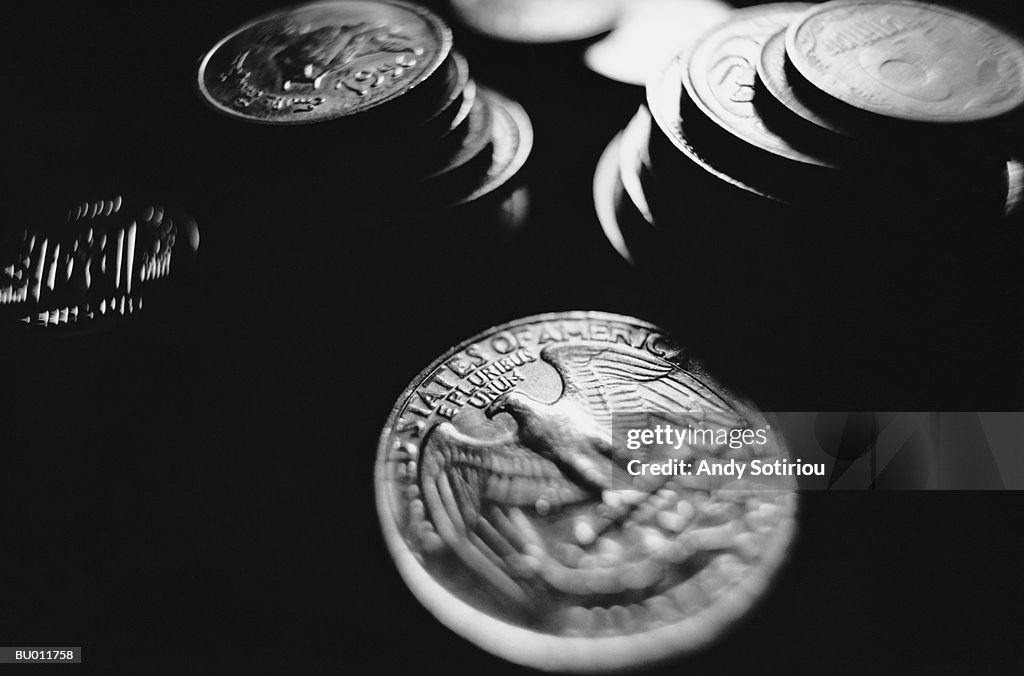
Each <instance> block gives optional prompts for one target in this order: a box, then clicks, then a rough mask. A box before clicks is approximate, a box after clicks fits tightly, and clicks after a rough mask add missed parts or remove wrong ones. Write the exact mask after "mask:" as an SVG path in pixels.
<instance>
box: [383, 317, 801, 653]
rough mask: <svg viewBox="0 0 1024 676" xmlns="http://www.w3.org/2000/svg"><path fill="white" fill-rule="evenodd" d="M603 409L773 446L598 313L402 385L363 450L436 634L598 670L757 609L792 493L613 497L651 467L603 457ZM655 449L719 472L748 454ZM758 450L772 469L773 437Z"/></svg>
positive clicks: (631, 493) (713, 490)
mask: <svg viewBox="0 0 1024 676" xmlns="http://www.w3.org/2000/svg"><path fill="white" fill-rule="evenodd" d="M613 409H614V410H615V412H616V414H618V415H622V414H629V413H633V414H643V415H645V416H646V415H647V414H658V413H671V412H675V413H676V414H677V415H679V416H680V417H684V418H686V417H689V418H690V419H691V420H693V421H695V422H696V421H699V422H697V424H698V425H701V426H708V427H709V428H718V429H722V430H723V431H724V430H725V429H726V428H728V429H731V430H732V429H735V430H738V429H739V428H744V429H751V428H759V429H760V428H766V427H767V428H768V429H770V425H768V424H767V421H766V420H765V418H764V416H763V414H761V413H759V412H758V411H757V410H756V409H755V408H754V407H753V406H751V405H750V404H748V403H746V402H743V401H742V400H740V399H738V398H737V397H735V396H734V395H732V394H730V393H729V392H728V391H727V390H726V389H725V388H724V387H723V386H722V385H721V384H720V383H719V382H718V381H717V380H716V379H715V378H714V377H713V376H712V375H710V374H708V373H707V372H705V371H704V370H702V369H701V367H700V365H699V364H697V363H696V362H694V361H693V360H691V359H689V358H688V357H687V356H686V355H685V353H684V352H683V351H682V350H681V348H680V347H679V346H677V345H676V344H675V342H674V341H673V340H672V339H671V338H670V337H669V336H667V335H666V334H665V332H664V331H662V330H661V329H658V328H657V327H655V326H653V325H651V324H648V323H647V322H644V321H641V320H638V319H633V318H631V317H625V316H620V315H612V314H607V313H602V312H561V313H552V314H547V315H537V316H532V317H526V318H523V319H519V320H516V321H513V322H509V323H507V324H503V325H500V326H495V327H493V328H491V329H488V330H487V331H484V332H483V333H480V334H478V335H476V336H474V337H473V338H471V339H469V340H467V341H465V342H463V343H461V344H460V345H458V346H456V347H455V348H453V349H452V350H450V351H448V352H447V353H445V354H443V355H442V356H440V357H439V358H438V359H437V360H436V361H434V362H433V363H432V364H431V365H429V366H428V367H427V368H426V369H425V370H424V371H423V372H421V373H420V375H419V376H417V377H416V378H415V379H414V380H413V381H412V382H411V383H410V384H409V386H408V388H407V389H406V390H405V392H403V393H402V394H401V396H400V397H399V398H398V401H397V402H396V403H395V406H394V408H393V409H392V412H391V414H390V416H389V417H388V420H387V423H386V424H385V427H384V430H383V432H382V434H381V437H380V443H379V446H378V450H377V462H376V467H375V476H374V479H375V492H376V500H377V511H378V514H379V516H380V521H381V526H382V529H383V532H384V539H385V542H386V544H387V547H388V550H389V551H390V553H391V555H392V557H393V559H394V561H395V565H396V567H397V568H398V571H399V573H400V574H401V576H402V578H403V579H404V581H405V582H406V584H407V585H408V586H409V589H410V590H411V591H412V592H413V594H414V595H415V596H416V597H417V599H419V601H420V602H421V603H423V605H424V606H425V607H426V608H427V609H428V610H430V612H432V613H433V614H434V615H435V616H436V617H437V618H438V619H439V620H440V621H441V622H443V623H444V624H446V625H447V626H448V627H449V628H451V629H452V630H453V631H455V632H456V633H458V634H460V635H462V636H463V637H465V638H466V639H468V640H470V641H472V642H473V643H475V644H477V645H478V646H480V647H481V648H483V649H485V650H488V651H490V652H492V653H494V654H496V655H498V656H500V657H503V658H505V659H507V660H510V661H513V662H517V663H520V664H524V665H528V666H531V667H535V668H540V669H544V670H549V671H574V672H596V671H602V672H609V671H615V670H623V669H635V668H638V667H640V666H642V665H646V664H651V663H654V662H659V661H664V660H666V659H670V658H672V657H677V656H680V655H684V654H687V653H691V652H694V651H696V650H698V649H700V648H702V647H704V646H706V645H707V644H708V643H710V642H711V641H713V640H714V639H715V638H717V637H718V636H720V635H721V634H722V633H723V632H724V631H725V630H726V628H727V627H728V626H729V625H731V624H732V623H734V622H735V621H736V620H738V619H739V618H741V617H742V616H744V615H745V614H746V613H747V612H748V611H749V610H750V609H751V607H752V606H753V605H754V604H755V603H756V602H757V600H758V598H759V597H760V596H761V594H762V593H763V591H764V590H765V588H766V587H767V586H768V584H769V583H770V581H771V578H772V576H773V574H774V572H775V571H776V570H777V568H778V566H779V564H780V563H781V561H782V560H783V559H784V558H785V556H786V552H787V549H788V547H789V544H790V542H791V540H792V537H793V534H794V530H795V515H796V505H797V502H796V497H797V496H796V493H795V488H796V481H795V480H794V477H793V476H772V477H767V476H762V477H756V478H755V477H751V476H750V475H749V474H747V475H746V476H744V477H742V478H736V477H722V476H717V477H711V476H681V475H670V476H659V477H645V478H644V479H642V480H640V479H638V480H637V483H640V484H643V486H644V488H643V489H642V490H631V489H628V488H627V487H628V486H633V485H635V484H634V483H633V482H631V481H630V480H624V483H623V484H621V485H619V484H614V483H612V482H613V481H614V479H613V478H612V477H614V476H616V475H617V472H621V473H622V474H625V470H622V469H621V467H625V466H627V464H628V462H629V461H630V459H636V460H638V462H643V460H641V459H642V458H647V457H653V456H648V455H647V453H648V452H650V451H644V450H640V451H636V452H634V451H631V450H629V449H627V448H626V444H625V442H624V439H619V441H618V442H617V441H616V440H615V437H614V436H613V434H612V429H611V411H612V410H613ZM654 452H655V453H657V454H658V455H659V459H660V460H662V461H665V460H668V459H677V460H678V458H681V457H684V458H690V459H692V460H693V461H694V462H695V463H699V462H700V460H702V459H707V460H708V462H709V463H713V464H719V463H725V462H728V460H726V458H727V457H728V458H734V459H737V462H742V460H743V459H749V460H747V463H750V462H751V461H752V460H753V454H754V452H755V450H754V448H753V446H751V445H744V446H743V447H742V448H739V449H736V448H732V449H730V448H729V446H728V445H722V446H716V445H713V444H712V445H710V446H709V445H705V444H695V445H689V446H688V445H683V446H681V447H680V448H679V449H677V450H672V449H671V448H666V447H658V450H657V451H654ZM662 453H664V456H663V457H662V456H661V454H662ZM756 453H757V457H758V458H759V459H762V460H763V461H764V462H767V463H769V464H771V463H774V462H775V461H780V462H781V463H785V462H786V461H788V452H787V450H786V448H785V447H784V445H783V442H782V441H781V440H780V439H778V438H776V437H774V436H772V435H771V434H769V435H768V442H767V443H765V444H763V445H758V446H757V450H756ZM616 468H620V469H616Z"/></svg>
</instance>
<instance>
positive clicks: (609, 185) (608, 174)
mask: <svg viewBox="0 0 1024 676" xmlns="http://www.w3.org/2000/svg"><path fill="white" fill-rule="evenodd" d="M621 144H622V134H618V135H616V136H615V138H613V139H612V140H611V142H609V143H608V146H607V147H606V148H605V149H604V152H602V153H601V157H600V158H599V159H598V160H597V166H596V167H595V168H594V211H595V213H596V214H597V222H598V225H600V226H601V231H602V232H603V233H604V236H605V239H607V240H608V243H609V244H610V245H611V247H612V248H613V249H615V252H616V253H617V254H619V256H621V257H622V260H624V261H626V262H627V263H629V264H630V265H636V256H635V255H634V254H633V252H632V251H630V249H629V245H628V244H627V243H626V237H625V235H624V234H623V232H622V226H621V225H620V224H619V215H618V211H619V209H618V204H619V203H620V202H621V201H622V200H623V199H625V198H626V194H625V191H624V190H623V187H622V183H621V182H620V180H619V154H620V151H619V146H620V145H621Z"/></svg>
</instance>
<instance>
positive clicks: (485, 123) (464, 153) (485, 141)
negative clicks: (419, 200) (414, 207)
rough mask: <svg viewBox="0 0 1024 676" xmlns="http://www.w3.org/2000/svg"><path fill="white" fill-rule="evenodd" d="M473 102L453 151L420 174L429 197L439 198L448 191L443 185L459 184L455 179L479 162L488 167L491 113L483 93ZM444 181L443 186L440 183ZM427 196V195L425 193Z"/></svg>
mask: <svg viewBox="0 0 1024 676" xmlns="http://www.w3.org/2000/svg"><path fill="white" fill-rule="evenodd" d="M475 101H476V103H475V105H474V106H473V110H472V111H470V114H469V117H468V118H467V120H466V121H465V123H464V124H465V125H466V129H465V131H464V132H463V134H462V143H461V144H460V145H459V147H458V148H457V149H456V150H455V152H454V153H453V154H451V155H450V156H448V157H445V158H444V163H443V165H442V166H441V167H440V168H437V169H435V170H433V171H431V172H430V173H428V174H426V175H425V176H424V177H423V179H422V180H423V181H424V182H425V183H426V189H427V192H428V193H432V195H433V197H440V198H441V199H444V197H442V195H447V194H449V190H450V188H448V187H446V186H447V185H448V184H451V183H459V182H460V181H459V178H460V177H461V176H462V175H464V174H465V173H466V172H467V171H470V172H472V170H473V168H474V167H475V166H477V165H478V164H479V163H480V162H481V161H483V162H485V163H486V164H485V166H484V167H482V168H481V170H486V167H488V166H490V162H491V153H490V152H487V151H489V150H490V147H491V143H492V138H493V137H492V134H493V131H494V113H493V112H492V111H491V106H490V104H489V102H488V101H487V98H486V96H482V97H475ZM442 184H444V186H443V185H442ZM428 198H429V195H428Z"/></svg>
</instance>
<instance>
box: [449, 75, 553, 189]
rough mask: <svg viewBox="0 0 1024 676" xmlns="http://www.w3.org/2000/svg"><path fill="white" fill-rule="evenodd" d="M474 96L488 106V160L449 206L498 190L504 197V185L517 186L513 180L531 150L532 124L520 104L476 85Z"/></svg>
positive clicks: (510, 187) (508, 186) (507, 186)
mask: <svg viewBox="0 0 1024 676" xmlns="http://www.w3.org/2000/svg"><path fill="white" fill-rule="evenodd" d="M477 98H478V99H482V100H483V101H485V102H486V103H487V105H488V106H489V107H490V109H491V120H492V125H493V127H492V129H491V162H490V166H489V167H488V168H487V170H486V171H485V172H484V174H483V175H482V176H480V178H479V179H478V180H477V181H476V182H475V183H474V184H473V186H472V187H471V188H470V189H469V190H468V191H467V192H466V194H465V195H464V196H462V197H460V198H459V199H457V200H456V201H455V202H454V203H453V204H452V206H459V205H465V204H469V203H471V202H476V201H478V200H481V199H483V198H485V197H490V196H491V195H492V193H500V194H501V196H502V197H504V193H505V192H506V190H505V189H506V188H507V189H509V190H511V189H514V188H516V187H518V186H517V185H515V181H514V179H515V177H516V175H517V174H518V173H519V172H520V170H522V168H523V167H524V166H525V165H526V160H527V159H528V158H529V156H530V151H531V150H533V125H532V124H531V123H530V117H529V115H527V114H526V111H525V110H523V107H522V106H520V105H519V104H518V103H516V102H515V101H512V100H511V99H508V98H506V97H504V96H502V95H501V94H498V93H497V92H495V91H494V90H491V89H487V88H486V87H481V86H479V85H478V86H477Z"/></svg>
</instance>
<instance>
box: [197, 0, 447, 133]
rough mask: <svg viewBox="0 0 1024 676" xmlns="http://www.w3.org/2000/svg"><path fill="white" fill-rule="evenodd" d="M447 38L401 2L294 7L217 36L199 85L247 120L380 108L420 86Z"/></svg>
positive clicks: (220, 106)
mask: <svg viewBox="0 0 1024 676" xmlns="http://www.w3.org/2000/svg"><path fill="white" fill-rule="evenodd" d="M451 45H452V37H451V31H450V30H449V29H448V27H447V26H446V25H445V24H444V23H443V22H442V21H441V20H440V19H439V18H437V17H436V16H435V15H434V14H432V13H430V12H428V11H427V10H425V9H422V8H419V7H416V6H413V5H407V4H405V3H402V2H395V1H394V0H334V1H333V2H320V3H311V4H306V5H300V6H297V7H292V8H289V9H285V10H280V11H277V12H273V13H271V14H267V15H265V16H262V17H260V18H258V19H255V20H253V21H250V22H249V23H247V24H245V25H243V26H241V27H240V28H238V29H236V30H234V31H233V32H232V33H230V34H229V35H228V36H227V37H225V38H223V39H222V40H221V41H220V42H218V43H217V44H216V45H215V46H214V47H213V48H212V49H211V50H210V51H209V52H207V53H206V55H205V56H204V57H203V59H202V60H201V62H200V64H199V70H198V85H199V91H200V92H201V94H202V96H203V98H204V100H205V101H206V102H207V103H208V104H209V105H211V106H213V107H214V108H215V109H217V110H219V111H221V112H224V113H227V114H228V115H230V116H232V117H235V118H239V119H242V120H247V121H251V122H261V123H265V124H276V125H289V124H304V123H311V122H321V121H324V120H333V119H337V118H342V117H346V116H351V115H354V114H357V113H360V112H364V111H368V110H371V109H372V110H378V109H384V108H386V107H387V105H388V104H389V103H392V102H395V101H396V100H399V99H402V98H403V97H405V96H409V95H410V93H411V92H414V91H418V90H420V89H421V88H423V87H424V85H425V83H427V82H429V81H431V80H432V76H433V75H434V74H435V73H436V72H437V71H438V69H439V67H440V66H441V64H443V63H445V61H446V59H447V58H448V54H449V52H450V50H451ZM428 98H429V97H428Z"/></svg>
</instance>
